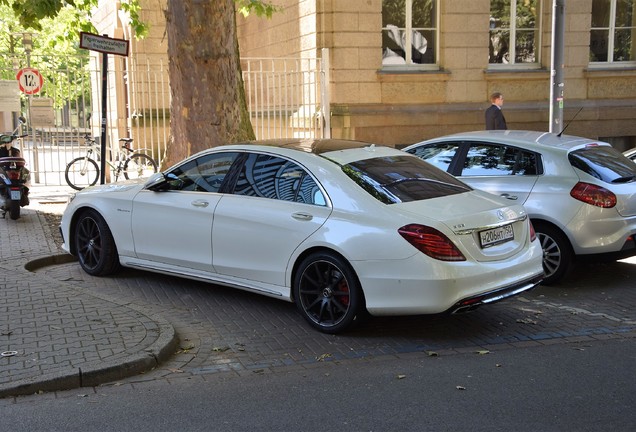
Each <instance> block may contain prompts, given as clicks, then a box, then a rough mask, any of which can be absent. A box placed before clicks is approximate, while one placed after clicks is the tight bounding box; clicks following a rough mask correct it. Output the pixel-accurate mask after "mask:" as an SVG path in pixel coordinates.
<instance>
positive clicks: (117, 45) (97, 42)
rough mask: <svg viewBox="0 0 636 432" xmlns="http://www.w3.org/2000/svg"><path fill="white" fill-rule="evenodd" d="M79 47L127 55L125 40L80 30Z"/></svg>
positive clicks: (126, 42)
mask: <svg viewBox="0 0 636 432" xmlns="http://www.w3.org/2000/svg"><path fill="white" fill-rule="evenodd" d="M80 48H84V49H87V50H92V51H99V52H101V53H106V54H117V55H121V56H127V55H128V41H127V40H125V39H115V38H110V37H108V36H100V35H96V34H93V33H86V32H80Z"/></svg>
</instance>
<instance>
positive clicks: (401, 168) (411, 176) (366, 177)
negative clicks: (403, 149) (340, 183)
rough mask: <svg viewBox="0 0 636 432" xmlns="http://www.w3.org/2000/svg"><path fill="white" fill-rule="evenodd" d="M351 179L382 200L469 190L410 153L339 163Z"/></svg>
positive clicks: (411, 198) (451, 193) (396, 201)
mask: <svg viewBox="0 0 636 432" xmlns="http://www.w3.org/2000/svg"><path fill="white" fill-rule="evenodd" d="M342 169H343V171H344V172H345V173H346V174H347V175H348V176H349V177H351V179H352V180H353V181H354V182H356V183H357V184H358V185H360V186H361V187H362V188H363V189H364V190H366V191H367V192H368V193H369V194H371V195H373V196H374V197H375V198H377V199H378V200H380V201H382V202H383V203H385V204H393V203H399V202H409V201H419V200H424V199H430V198H437V197H442V196H448V195H455V194H460V193H463V192H466V191H469V190H472V189H471V188H470V187H469V186H468V185H466V184H464V183H462V182H461V181H459V180H457V179H456V178H455V177H453V176H451V175H450V174H447V173H445V172H444V171H442V170H440V169H438V168H435V167H434V166H433V165H431V164H429V163H427V162H424V161H423V160H421V159H419V158H417V157H413V156H407V155H404V156H391V157H381V158H373V159H365V160H361V161H357V162H354V163H351V164H348V165H345V166H343V167H342Z"/></svg>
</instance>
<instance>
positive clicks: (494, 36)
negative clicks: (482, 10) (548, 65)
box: [488, 0, 541, 68]
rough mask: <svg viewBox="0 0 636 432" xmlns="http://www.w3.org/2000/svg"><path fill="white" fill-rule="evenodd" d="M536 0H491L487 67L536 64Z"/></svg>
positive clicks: (538, 41) (538, 30)
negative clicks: (488, 65)
mask: <svg viewBox="0 0 636 432" xmlns="http://www.w3.org/2000/svg"><path fill="white" fill-rule="evenodd" d="M540 3H541V2H540V1H539V0H490V47H489V60H488V63H489V64H490V67H493V68H496V67H498V65H503V66H505V67H510V66H516V65H518V66H522V67H532V66H534V67H538V66H539V64H538V59H539V49H540V47H541V39H540V38H541V20H540V18H539V17H540V16H541V15H540V10H539V7H540Z"/></svg>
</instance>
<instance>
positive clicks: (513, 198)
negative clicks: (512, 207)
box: [500, 193, 519, 201]
mask: <svg viewBox="0 0 636 432" xmlns="http://www.w3.org/2000/svg"><path fill="white" fill-rule="evenodd" d="M500 196H502V197H503V198H505V199H509V200H513V201H515V200H517V199H518V198H519V197H518V196H517V195H510V194H509V193H502V194H501V195H500Z"/></svg>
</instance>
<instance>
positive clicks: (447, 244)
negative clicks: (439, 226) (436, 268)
mask: <svg viewBox="0 0 636 432" xmlns="http://www.w3.org/2000/svg"><path fill="white" fill-rule="evenodd" d="M398 232H399V233H400V235H401V236H402V237H404V239H406V241H407V242H409V243H410V244H412V245H413V246H415V247H416V248H417V250H419V251H420V252H422V253H425V254H426V255H428V256H430V257H431V258H435V259H438V260H441V261H466V257H464V254H462V253H461V252H460V251H459V249H457V246H455V244H454V243H453V242H452V241H450V239H449V238H448V237H446V235H444V234H443V233H441V232H439V231H438V230H436V229H435V228H431V227H428V226H424V225H418V224H410V225H405V226H403V227H402V228H400V229H398Z"/></svg>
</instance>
